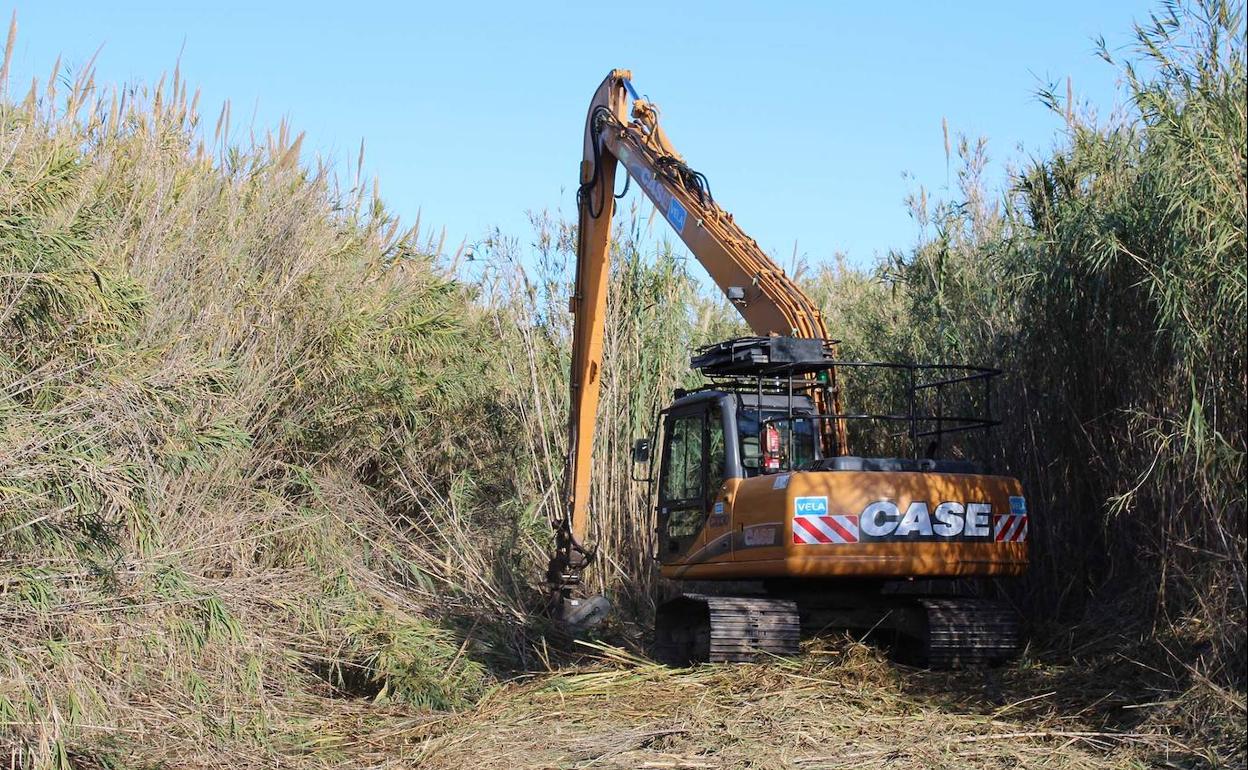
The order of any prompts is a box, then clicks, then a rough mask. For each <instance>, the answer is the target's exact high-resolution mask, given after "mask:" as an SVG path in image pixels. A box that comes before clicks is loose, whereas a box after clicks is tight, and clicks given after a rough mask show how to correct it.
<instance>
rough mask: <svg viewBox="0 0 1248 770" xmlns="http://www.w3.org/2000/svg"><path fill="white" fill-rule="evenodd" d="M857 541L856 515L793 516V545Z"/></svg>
mask: <svg viewBox="0 0 1248 770" xmlns="http://www.w3.org/2000/svg"><path fill="white" fill-rule="evenodd" d="M857 542H858V516H856V515H852V516H794V517H793V543H794V544H795V545H820V544H823V543H836V544H844V543H857Z"/></svg>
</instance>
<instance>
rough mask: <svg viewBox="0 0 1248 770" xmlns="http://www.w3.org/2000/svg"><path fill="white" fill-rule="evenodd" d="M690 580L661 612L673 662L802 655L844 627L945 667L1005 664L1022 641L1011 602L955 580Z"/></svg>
mask: <svg viewBox="0 0 1248 770" xmlns="http://www.w3.org/2000/svg"><path fill="white" fill-rule="evenodd" d="M683 588H684V592H683V593H680V594H679V595H677V596H676V597H675V598H672V599H669V600H668V601H665V602H663V603H662V604H661V605H660V606H659V608H658V610H657V611H656V613H655V629H654V643H653V646H652V648H651V649H652V653H653V655H654V657H655V658H656V659H657V660H660V661H662V662H664V663H668V664H670V665H676V666H687V665H691V664H694V663H733V662H746V661H754V660H760V659H765V658H766V657H768V656H772V655H779V656H786V655H796V654H797V653H798V652H799V648H800V642H801V640H802V639H807V638H812V637H818V636H823V635H826V634H829V633H831V632H837V631H842V632H849V633H850V634H852V635H853V636H854V637H855V638H858V639H861V640H867V641H871V642H874V643H877V644H881V645H883V646H885V647H886V648H888V649H889V650H890V651H891V652H892V653H893V654H894V656H895V657H896V658H897V659H899V660H901V661H903V662H906V663H910V664H912V665H916V666H924V667H929V668H936V669H953V668H978V667H982V666H992V665H998V664H1000V663H1003V662H1005V661H1008V660H1009V659H1011V658H1012V657H1014V655H1015V654H1016V653H1017V651H1018V648H1019V640H1020V637H1019V628H1018V617H1017V615H1016V614H1015V613H1014V612H1013V610H1012V609H1011V608H1010V607H1009V606H1008V605H1007V604H1005V603H1004V602H1002V601H999V600H994V599H985V598H982V597H978V596H974V595H972V594H971V593H970V592H968V591H967V590H965V586H959V585H958V584H953V583H950V584H946V585H943V586H934V585H931V584H930V583H929V584H928V585H926V586H925V589H926V591H925V592H924V593H916V592H915V591H914V590H913V585H912V584H908V583H899V584H892V585H890V584H885V585H880V586H875V587H868V586H863V587H861V588H858V589H847V588H845V587H844V586H830V587H828V588H827V590H819V586H810V585H783V584H782V585H771V584H761V583H760V584H757V585H755V586H743V585H741V584H736V585H733V586H731V588H728V587H725V586H723V585H720V584H715V583H707V584H704V585H698V586H684V587H683ZM959 588H961V589H962V590H959ZM726 589H727V591H728V592H726ZM907 589H910V590H907Z"/></svg>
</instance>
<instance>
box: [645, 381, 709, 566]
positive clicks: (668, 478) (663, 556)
mask: <svg viewBox="0 0 1248 770" xmlns="http://www.w3.org/2000/svg"><path fill="white" fill-rule="evenodd" d="M724 462H725V442H724V425H723V418H722V415H721V413H720V409H719V406H718V404H717V403H715V402H713V401H707V402H704V403H701V404H694V405H690V406H688V407H683V408H681V409H679V410H675V411H673V412H672V413H671V414H669V415H668V417H667V419H666V420H665V426H664V441H663V463H662V466H661V471H660V474H659V500H658V503H659V506H658V513H659V519H658V524H659V533H658V534H659V561H660V562H662V563H664V564H670V563H674V562H679V561H682V560H683V558H684V557H685V556H687V555H688V554H689V552H690V550H691V549H693V548H694V547H695V546H696V545H697V543H698V542H699V540H700V539H701V536H702V533H703V530H704V528H705V526H706V523H707V518H708V516H709V515H710V514H711V510H712V508H713V507H714V506H715V504H716V502H717V501H719V498H720V497H721V491H722V488H723V482H724ZM719 505H720V506H721V508H722V506H723V503H722V502H719ZM724 523H725V525H726V519H725V522H724Z"/></svg>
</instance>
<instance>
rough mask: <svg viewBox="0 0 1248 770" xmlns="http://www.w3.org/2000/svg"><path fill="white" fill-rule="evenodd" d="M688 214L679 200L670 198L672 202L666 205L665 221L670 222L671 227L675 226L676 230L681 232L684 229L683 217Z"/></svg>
mask: <svg viewBox="0 0 1248 770" xmlns="http://www.w3.org/2000/svg"><path fill="white" fill-rule="evenodd" d="M688 216H689V212H687V211H685V207H684V206H682V205H680V201H678V200H676V199H675V198H672V202H671V203H670V204H669V205H668V207H667V221H668V222H671V223H672V227H674V228H676V232H677V233H680V232H683V231H684V229H685V219H686V218H687V217H688Z"/></svg>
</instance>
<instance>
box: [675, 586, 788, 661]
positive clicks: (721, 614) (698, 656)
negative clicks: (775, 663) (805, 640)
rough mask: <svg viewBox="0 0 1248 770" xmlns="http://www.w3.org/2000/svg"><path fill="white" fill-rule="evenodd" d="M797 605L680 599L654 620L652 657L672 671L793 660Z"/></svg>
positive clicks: (732, 598)
mask: <svg viewBox="0 0 1248 770" xmlns="http://www.w3.org/2000/svg"><path fill="white" fill-rule="evenodd" d="M800 641H801V621H800V619H799V617H798V612H797V602H795V601H792V600H791V599H774V598H769V597H760V596H708V595H705V594H684V595H682V596H680V597H678V598H676V599H672V600H671V601H669V602H666V603H664V604H663V605H662V606H661V607H659V609H658V612H657V613H656V617H655V645H654V653H655V657H656V658H658V659H659V660H661V661H663V662H665V663H669V664H671V665H677V666H685V665H690V664H692V663H706V662H710V663H733V662H744V661H750V660H755V659H757V658H760V657H765V656H767V655H796V654H797V652H798V643H799V642H800Z"/></svg>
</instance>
